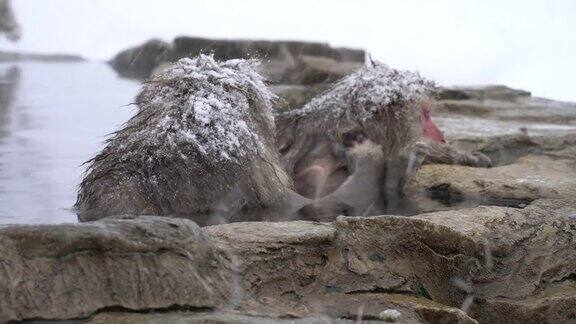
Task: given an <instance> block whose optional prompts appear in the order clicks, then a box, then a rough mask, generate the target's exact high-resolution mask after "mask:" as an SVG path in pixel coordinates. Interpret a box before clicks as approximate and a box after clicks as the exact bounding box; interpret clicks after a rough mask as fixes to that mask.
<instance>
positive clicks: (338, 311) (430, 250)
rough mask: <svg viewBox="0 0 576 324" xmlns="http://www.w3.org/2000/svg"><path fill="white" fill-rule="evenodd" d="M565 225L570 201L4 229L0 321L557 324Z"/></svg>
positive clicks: (568, 303) (572, 227)
mask: <svg viewBox="0 0 576 324" xmlns="http://www.w3.org/2000/svg"><path fill="white" fill-rule="evenodd" d="M575 215H576V200H574V199H573V198H570V199H544V200H537V201H535V202H533V203H532V204H530V205H529V206H527V207H525V208H523V209H518V208H509V207H477V208H472V209H463V210H458V211H443V212H434V213H429V214H421V215H418V216H415V217H401V216H377V217H340V218H339V219H338V220H337V221H336V222H334V223H313V222H284V223H266V222H256V223H234V224H226V225H217V226H211V227H206V228H203V229H201V228H199V227H197V226H196V225H195V224H194V223H193V222H191V221H188V220H182V219H181V220H177V219H166V218H160V217H139V218H136V219H133V220H113V221H112V220H108V221H98V222H93V223H85V224H81V225H57V226H10V227H4V228H2V229H1V230H0V249H1V250H2V253H1V254H0V265H1V266H2V269H1V271H2V273H4V274H5V275H3V276H2V277H1V279H0V290H1V291H2V295H3V296H9V298H5V299H2V301H1V302H0V314H2V320H3V321H6V320H67V319H81V320H82V321H87V322H93V323H104V322H106V323H114V322H117V323H125V322H128V323H130V322H134V323H136V322H138V323H142V322H143V323H160V322H166V321H170V322H173V321H181V322H185V323H202V322H221V323H248V322H251V323H252V322H261V323H270V322H288V321H291V320H295V322H299V323H316V322H322V321H323V320H324V321H325V320H326V319H327V318H328V319H338V320H339V321H340V322H342V323H347V322H352V321H354V320H357V319H359V318H360V319H364V320H366V321H382V320H383V319H382V317H381V315H380V314H381V313H382V312H383V311H385V310H388V309H390V310H392V309H393V310H396V311H398V312H399V313H400V314H401V317H400V318H399V320H398V321H399V322H405V323H475V322H476V321H477V322H479V323H501V322H510V323H566V322H570V321H572V320H574V318H576V293H575V292H576V285H575V283H576V281H575V279H574V268H575V265H574V262H575V260H576V216H575ZM459 308H462V309H464V310H466V311H468V315H466V313H465V312H464V311H462V310H460V309H459Z"/></svg>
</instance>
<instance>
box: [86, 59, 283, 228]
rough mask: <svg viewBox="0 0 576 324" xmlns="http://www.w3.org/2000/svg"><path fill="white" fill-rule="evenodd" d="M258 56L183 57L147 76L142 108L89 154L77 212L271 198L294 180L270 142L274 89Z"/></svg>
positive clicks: (191, 209)
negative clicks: (99, 149)
mask: <svg viewBox="0 0 576 324" xmlns="http://www.w3.org/2000/svg"><path fill="white" fill-rule="evenodd" d="M257 65H258V62H257V61H255V60H229V61H226V62H217V61H215V60H214V58H213V57H212V56H206V55H200V56H198V57H197V58H194V59H190V58H183V59H180V60H179V61H178V62H176V63H174V64H173V65H172V66H170V67H169V68H168V69H166V70H165V71H164V72H162V73H160V74H158V75H156V76H154V77H152V78H151V79H149V80H147V81H146V82H145V83H144V84H143V85H142V89H141V91H140V93H139V94H138V96H137V98H136V104H137V106H138V110H137V112H136V115H134V117H132V118H131V119H130V120H129V121H128V122H127V123H126V124H125V125H124V126H123V127H122V129H120V130H119V131H117V132H116V133H114V136H112V137H111V138H110V139H109V140H108V141H107V146H106V147H105V148H104V150H102V152H100V153H99V154H98V155H96V157H94V158H93V159H91V160H90V161H89V162H88V163H89V166H88V170H87V173H86V176H85V178H84V180H83V181H82V183H81V185H80V190H79V193H78V201H77V203H76V207H77V209H78V213H79V217H80V219H81V220H92V219H97V218H101V217H104V216H108V215H118V214H133V215H139V214H156V215H172V214H180V215H182V214H184V215H194V214H206V213H207V214H210V213H211V212H212V211H213V208H214V207H215V206H216V205H219V204H220V202H221V201H222V199H226V198H227V197H231V196H234V197H237V199H236V198H235V201H236V200H238V199H240V200H241V201H243V202H244V203H245V204H246V205H250V206H266V205H269V204H271V203H272V202H275V201H277V200H279V199H280V198H281V197H283V195H284V194H285V193H286V191H287V190H288V188H289V187H290V186H291V181H290V179H289V177H288V176H287V175H286V173H285V172H284V171H283V169H282V168H281V167H280V163H279V156H278V153H277V150H276V148H275V147H274V133H275V129H274V118H273V115H272V102H273V101H274V100H275V98H276V97H275V95H273V94H272V93H271V92H270V91H269V90H268V89H267V87H266V86H265V84H264V80H263V78H262V77H261V76H260V75H259V74H258V73H257V72H256V71H255V68H256V66H257Z"/></svg>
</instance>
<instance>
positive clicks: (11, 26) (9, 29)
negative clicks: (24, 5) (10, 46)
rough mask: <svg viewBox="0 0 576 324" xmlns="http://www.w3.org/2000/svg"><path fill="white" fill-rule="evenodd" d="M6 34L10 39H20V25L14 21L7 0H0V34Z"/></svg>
mask: <svg viewBox="0 0 576 324" xmlns="http://www.w3.org/2000/svg"><path fill="white" fill-rule="evenodd" d="M1 34H6V37H7V38H8V39H9V40H11V41H17V40H19V39H20V26H19V25H18V23H17V22H16V18H15V17H14V12H13V11H12V6H10V1H9V0H0V35H1Z"/></svg>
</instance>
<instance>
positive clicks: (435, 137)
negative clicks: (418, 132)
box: [419, 101, 446, 143]
mask: <svg viewBox="0 0 576 324" xmlns="http://www.w3.org/2000/svg"><path fill="white" fill-rule="evenodd" d="M419 108H420V126H421V127H422V136H423V137H424V138H426V139H429V140H432V141H433V142H438V143H446V139H444V134H442V131H440V129H439V128H438V126H436V124H434V122H433V121H432V117H431V116H430V113H431V111H432V104H431V103H430V102H428V101H425V102H422V103H421V104H420V105H419Z"/></svg>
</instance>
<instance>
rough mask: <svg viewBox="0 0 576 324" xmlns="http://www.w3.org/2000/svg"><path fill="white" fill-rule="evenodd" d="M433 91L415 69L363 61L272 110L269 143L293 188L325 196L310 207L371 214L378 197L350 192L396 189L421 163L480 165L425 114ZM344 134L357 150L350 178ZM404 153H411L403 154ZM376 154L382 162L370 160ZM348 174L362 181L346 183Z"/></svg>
mask: <svg viewBox="0 0 576 324" xmlns="http://www.w3.org/2000/svg"><path fill="white" fill-rule="evenodd" d="M434 95H435V86H434V84H433V83H432V82H430V81H427V80H425V79H423V78H421V77H420V76H419V75H418V74H416V73H412V72H408V71H399V70H395V69H392V68H389V67H388V66H386V65H384V64H381V63H378V62H371V63H370V64H367V65H366V66H364V67H363V68H360V69H359V70H357V71H355V72H354V73H352V74H350V75H348V76H346V77H344V78H343V79H341V80H340V81H338V82H336V83H335V84H333V85H332V86H331V87H330V88H329V89H328V90H326V91H325V92H324V93H322V94H320V95H319V96H317V97H315V98H313V99H312V100H311V101H310V102H309V103H308V104H306V105H305V106H304V107H302V108H300V109H295V110H291V111H287V112H283V113H279V114H278V115H277V117H276V121H277V126H278V129H279V131H278V133H277V145H278V147H279V150H280V152H281V153H282V155H283V158H284V163H285V167H286V169H287V171H288V173H289V174H290V175H291V176H292V177H293V178H294V181H295V188H296V191H297V192H298V193H300V194H302V195H304V196H305V197H308V198H312V199H316V200H318V199H319V198H323V197H325V199H323V200H322V201H317V202H316V203H315V204H316V205H318V204H320V205H323V204H325V203H326V202H328V201H330V202H331V203H330V208H333V207H335V206H338V205H339V206H347V207H351V206H355V207H354V208H353V212H354V213H355V215H358V212H359V210H361V209H362V208H364V209H365V212H368V213H370V214H372V213H377V212H379V211H378V210H377V209H378V208H376V207H378V206H380V207H382V206H383V205H385V203H386V202H384V201H378V200H376V201H372V202H371V203H370V204H368V205H367V202H366V201H364V200H365V199H364V197H362V195H358V194H355V192H358V191H360V192H363V193H367V192H370V193H371V194H370V195H368V196H371V197H374V191H379V190H382V191H387V190H396V189H399V187H401V186H402V183H403V182H404V181H405V180H406V177H408V176H409V175H410V174H411V172H413V171H414V170H415V169H417V167H418V166H419V165H420V164H421V163H425V162H431V163H434V162H436V163H437V162H441V163H453V164H454V163H457V164H466V163H467V164H468V165H478V166H488V165H489V159H488V158H486V157H485V156H483V155H481V154H479V155H470V154H466V153H462V152H458V151H456V150H454V149H452V148H450V147H449V146H448V145H447V144H445V139H444V136H443V135H442V132H441V131H440V130H439V129H438V128H437V127H436V125H435V124H434V123H433V122H432V120H431V117H430V109H431V106H432V101H433V99H432V98H433V97H434ZM350 137H352V142H357V143H360V144H362V145H361V147H363V149H362V150H361V151H362V152H364V153H363V156H364V157H365V159H364V160H363V162H362V163H361V164H362V165H364V170H365V171H364V172H363V173H362V172H361V173H359V174H358V175H354V172H355V171H354V169H355V164H357V162H353V161H350V154H348V153H349V152H350V151H349V150H346V149H345V147H346V142H347V141H348V142H350ZM364 142H369V143H371V144H368V143H364ZM374 144H377V145H374ZM367 151H372V152H371V153H369V154H368V153H367ZM410 155H412V156H413V158H411V159H408V158H407V157H408V156H410ZM376 156H381V157H382V160H383V161H376V159H375V158H374V157H376ZM366 157H368V158H367V159H366ZM398 160H402V162H398ZM408 162H410V163H408ZM368 164H371V166H369V165H368ZM379 168H380V169H379ZM366 172H368V173H370V175H367V174H366ZM361 174H362V175H361ZM356 176H362V177H363V179H364V182H362V181H356V180H354V178H355V177H356ZM366 179H371V180H370V181H368V180H366ZM374 179H378V181H380V183H379V185H375V184H374ZM366 181H368V182H366ZM363 183H364V184H363ZM366 183H370V185H366ZM344 184H346V185H344ZM353 184H356V185H353ZM367 187H372V189H368V188H367ZM345 197H348V198H345ZM336 200H338V201H340V203H338V204H337V203H335V201H336ZM358 201H364V202H363V203H360V204H359V203H358ZM369 209H370V210H369ZM380 212H382V211H381V210H380ZM331 213H333V211H332V212H331Z"/></svg>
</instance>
